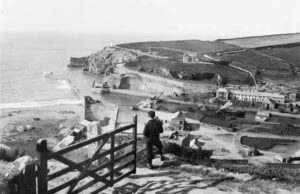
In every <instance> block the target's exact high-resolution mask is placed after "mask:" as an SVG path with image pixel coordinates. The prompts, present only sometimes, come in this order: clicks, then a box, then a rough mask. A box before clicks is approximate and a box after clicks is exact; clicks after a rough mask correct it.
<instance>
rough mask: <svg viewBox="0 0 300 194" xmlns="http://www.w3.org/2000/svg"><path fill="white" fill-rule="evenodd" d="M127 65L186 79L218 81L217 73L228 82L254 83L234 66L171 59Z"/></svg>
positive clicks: (134, 68)
mask: <svg viewBox="0 0 300 194" xmlns="http://www.w3.org/2000/svg"><path fill="white" fill-rule="evenodd" d="M126 67H128V68H130V69H133V70H138V71H143V72H147V73H152V74H157V75H160V76H165V77H170V78H177V79H184V80H194V81H204V80H206V81H211V82H213V83H216V80H215V79H216V76H215V75H216V74H220V75H221V76H222V77H223V78H224V80H226V81H227V82H228V83H235V84H237V83H243V84H252V82H253V80H252V79H251V77H250V76H249V75H248V74H247V73H245V72H242V71H240V70H237V69H235V68H233V67H229V66H224V65H216V64H200V63H193V64H185V63H181V62H174V61H169V60H159V59H148V60H136V61H131V62H128V63H126Z"/></svg>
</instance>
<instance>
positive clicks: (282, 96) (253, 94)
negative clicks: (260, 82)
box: [230, 90, 284, 98]
mask: <svg viewBox="0 0 300 194" xmlns="http://www.w3.org/2000/svg"><path fill="white" fill-rule="evenodd" d="M230 92H231V93H233V94H240V95H248V96H263V97H272V98H284V95H282V94H279V93H270V92H259V91H249V90H247V91H242V90H230Z"/></svg>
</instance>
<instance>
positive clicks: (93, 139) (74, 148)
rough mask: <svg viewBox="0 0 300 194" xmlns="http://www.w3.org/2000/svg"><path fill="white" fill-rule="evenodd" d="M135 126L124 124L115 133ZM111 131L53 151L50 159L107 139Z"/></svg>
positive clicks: (49, 156)
mask: <svg viewBox="0 0 300 194" xmlns="http://www.w3.org/2000/svg"><path fill="white" fill-rule="evenodd" d="M133 127H134V124H131V125H127V126H124V127H121V128H119V129H116V130H114V133H115V134H116V133H120V132H122V131H125V130H128V129H131V128H133ZM111 133H112V132H107V133H103V134H102V135H99V136H97V137H94V138H92V139H88V140H85V141H82V142H79V143H76V144H73V145H71V146H69V147H67V148H65V149H62V150H59V151H57V152H53V153H51V154H49V155H48V159H51V158H54V156H56V155H62V154H65V153H67V152H70V151H73V150H76V149H78V148H81V147H84V146H86V145H89V144H91V143H94V142H97V141H100V140H101V139H105V138H106V137H107V136H111Z"/></svg>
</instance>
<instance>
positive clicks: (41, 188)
mask: <svg viewBox="0 0 300 194" xmlns="http://www.w3.org/2000/svg"><path fill="white" fill-rule="evenodd" d="M36 150H37V151H38V152H39V154H38V194H46V193H47V191H48V182H47V174H48V167H47V153H48V150H47V141H46V140H45V139H40V140H38V142H37V144H36Z"/></svg>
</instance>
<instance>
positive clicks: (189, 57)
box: [182, 52, 199, 63]
mask: <svg viewBox="0 0 300 194" xmlns="http://www.w3.org/2000/svg"><path fill="white" fill-rule="evenodd" d="M197 56H198V54H197V53H196V52H188V53H184V54H183V56H182V62H183V63H191V62H197V61H199V59H198V57H197Z"/></svg>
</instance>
